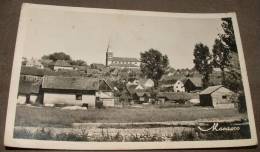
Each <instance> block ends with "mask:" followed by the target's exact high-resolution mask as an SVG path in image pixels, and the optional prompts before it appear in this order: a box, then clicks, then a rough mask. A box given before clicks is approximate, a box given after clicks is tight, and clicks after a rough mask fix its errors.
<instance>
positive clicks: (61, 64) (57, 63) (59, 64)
mask: <svg viewBox="0 0 260 152" xmlns="http://www.w3.org/2000/svg"><path fill="white" fill-rule="evenodd" d="M54 66H60V67H72V65H71V64H69V63H68V62H67V61H65V60H57V61H56V62H55V64H54Z"/></svg>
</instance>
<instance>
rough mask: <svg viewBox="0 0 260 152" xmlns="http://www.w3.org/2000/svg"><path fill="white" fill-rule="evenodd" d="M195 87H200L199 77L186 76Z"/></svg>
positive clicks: (200, 80)
mask: <svg viewBox="0 0 260 152" xmlns="http://www.w3.org/2000/svg"><path fill="white" fill-rule="evenodd" d="M188 79H189V80H190V81H191V82H192V83H193V84H194V85H195V86H196V87H202V79H201V78H199V77H192V78H188Z"/></svg>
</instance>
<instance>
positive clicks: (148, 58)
mask: <svg viewBox="0 0 260 152" xmlns="http://www.w3.org/2000/svg"><path fill="white" fill-rule="evenodd" d="M168 68H169V60H168V57H167V55H162V54H161V52H159V51H158V50H155V49H150V50H149V51H145V52H144V53H141V71H142V73H143V74H144V75H145V76H146V78H150V79H152V80H153V81H154V84H155V87H157V86H158V81H159V80H160V79H161V77H162V75H163V74H165V73H166V72H167V70H168Z"/></svg>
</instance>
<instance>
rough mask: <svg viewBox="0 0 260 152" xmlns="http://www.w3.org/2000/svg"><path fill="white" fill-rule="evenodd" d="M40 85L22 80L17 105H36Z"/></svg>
mask: <svg viewBox="0 0 260 152" xmlns="http://www.w3.org/2000/svg"><path fill="white" fill-rule="evenodd" d="M39 88H40V83H35V82H32V81H24V80H20V82H19V88H18V95H17V103H19V104H29V103H36V102H37V100H39V98H38V94H39Z"/></svg>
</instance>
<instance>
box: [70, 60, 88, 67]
mask: <svg viewBox="0 0 260 152" xmlns="http://www.w3.org/2000/svg"><path fill="white" fill-rule="evenodd" d="M70 64H71V65H77V66H86V65H87V63H86V62H85V61H83V60H72V61H71V62H70Z"/></svg>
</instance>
